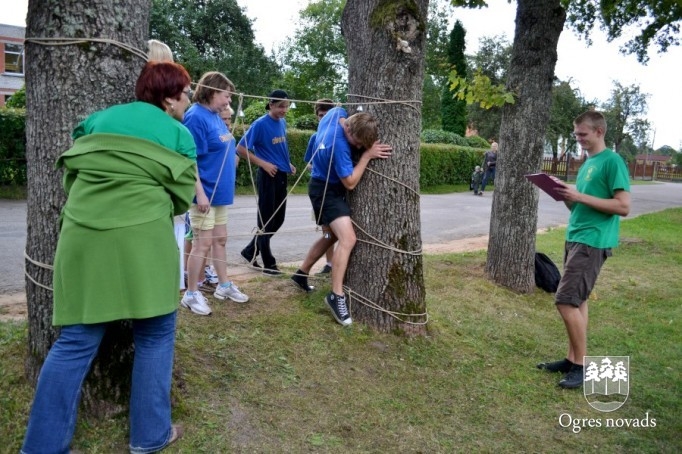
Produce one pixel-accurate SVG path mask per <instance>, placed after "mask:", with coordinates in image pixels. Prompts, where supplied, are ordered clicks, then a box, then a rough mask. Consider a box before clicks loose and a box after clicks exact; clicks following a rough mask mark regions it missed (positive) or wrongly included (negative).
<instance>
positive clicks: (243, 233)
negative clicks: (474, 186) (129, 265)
mask: <svg viewBox="0 0 682 454" xmlns="http://www.w3.org/2000/svg"><path fill="white" fill-rule="evenodd" d="M491 204H492V193H490V192H488V193H486V194H485V195H484V196H482V197H478V196H474V195H473V194H472V193H471V192H466V193H455V194H440V195H422V196H421V222H422V243H423V244H424V245H425V246H427V245H437V244H442V243H447V242H450V241H454V240H460V239H464V238H473V237H479V236H482V235H487V234H488V231H489V227H490V208H491ZM680 206H682V184H675V183H657V184H645V185H635V186H632V209H631V212H630V213H631V214H630V217H633V216H638V215H640V214H644V213H651V212H655V211H660V210H663V209H666V208H671V207H680ZM567 220H568V210H567V209H566V207H565V206H564V204H563V203H561V202H555V201H554V200H553V199H552V198H551V197H549V196H548V195H546V194H545V193H543V192H541V193H540V203H539V207H538V228H539V229H546V228H549V227H557V226H562V225H565V224H566V222H567ZM255 221H256V199H255V197H254V196H238V197H237V198H236V200H235V203H234V205H233V206H232V207H231V208H230V210H229V218H228V232H229V235H230V237H229V238H228V247H227V261H228V264H229V265H230V269H231V272H233V273H235V272H249V270H248V269H247V268H246V267H244V266H242V264H243V263H244V262H243V260H242V259H241V257H240V255H239V251H240V250H241V249H242V248H243V247H244V246H245V245H246V243H247V242H248V241H249V239H250V237H251V235H252V232H253V231H254V227H255ZM318 235H320V233H319V232H318V231H317V230H316V228H315V225H314V222H313V219H312V209H311V207H310V201H309V200H308V197H307V196H304V195H293V196H291V197H289V199H288V202H287V212H286V221H285V223H284V225H283V226H282V229H281V230H280V231H279V232H278V233H277V234H276V235H275V236H274V237H273V239H272V243H271V245H272V250H273V253H274V254H275V257H277V260H278V262H280V263H289V262H300V261H301V260H303V257H304V256H305V253H306V252H307V250H308V248H309V247H310V245H311V244H312V242H313V241H314V240H315V239H316V238H317V236H318ZM25 245H26V201H14V200H0V295H7V294H14V293H21V292H23V291H24V249H25Z"/></svg>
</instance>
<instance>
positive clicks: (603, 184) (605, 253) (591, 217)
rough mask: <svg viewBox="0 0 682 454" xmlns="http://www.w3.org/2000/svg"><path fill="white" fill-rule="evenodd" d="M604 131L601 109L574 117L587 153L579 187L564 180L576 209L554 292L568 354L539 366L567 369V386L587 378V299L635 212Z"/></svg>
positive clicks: (564, 384) (627, 181)
mask: <svg viewBox="0 0 682 454" xmlns="http://www.w3.org/2000/svg"><path fill="white" fill-rule="evenodd" d="M605 134H606V120H605V119H604V116H603V115H602V114H601V113H599V112H595V111H588V112H585V113H583V114H582V115H580V116H578V117H577V118H576V119H575V120H574V121H573V135H574V136H575V138H576V140H577V142H578V143H579V144H580V146H581V147H582V149H583V150H585V151H586V152H587V155H588V158H587V160H586V161H585V163H584V164H583V165H582V166H581V167H580V170H579V171H578V177H577V180H576V185H575V188H573V187H570V186H567V185H566V184H563V183H562V185H563V188H561V189H559V192H560V193H561V194H562V195H563V196H564V203H566V206H567V207H568V209H569V210H571V214H570V217H569V220H568V227H567V229H566V246H565V252H564V274H563V276H562V277H561V282H560V283H559V288H558V289H557V292H556V296H555V302H556V307H557V309H558V310H559V314H560V315H561V318H562V319H563V321H564V325H565V326H566V332H567V334H568V354H567V355H566V358H565V359H562V360H559V361H554V362H550V363H541V364H538V368H540V369H544V370H547V371H549V372H563V373H565V374H566V375H565V376H564V377H563V378H562V379H561V380H560V381H559V386H561V387H562V388H579V387H580V386H582V384H583V365H584V364H583V361H584V357H585V356H586V355H587V320H588V317H587V313H588V311H587V300H588V298H589V296H590V293H591V291H592V289H593V288H594V284H595V282H596V281H597V276H599V271H600V270H601V267H602V265H603V264H604V262H605V261H606V258H607V257H610V256H611V248H614V247H616V246H618V233H619V229H620V217H621V216H627V215H628V214H629V213H630V176H629V174H628V169H627V167H626V166H625V162H624V161H623V159H622V158H621V157H620V156H619V155H618V154H617V153H614V152H613V151H612V150H610V149H608V148H606V144H605V142H604V135H605ZM557 181H558V182H560V181H559V180H557Z"/></svg>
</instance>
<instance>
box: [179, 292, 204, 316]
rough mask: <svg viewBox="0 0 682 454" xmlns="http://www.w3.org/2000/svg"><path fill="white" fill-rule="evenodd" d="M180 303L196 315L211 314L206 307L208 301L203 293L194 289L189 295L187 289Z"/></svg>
mask: <svg viewBox="0 0 682 454" xmlns="http://www.w3.org/2000/svg"><path fill="white" fill-rule="evenodd" d="M180 305H182V307H186V308H187V309H189V310H190V311H192V312H194V313H195V314H198V315H211V308H210V307H208V301H206V298H204V295H203V294H202V293H201V292H199V291H196V292H194V293H193V294H191V295H190V292H189V290H188V291H186V292H185V294H184V295H183V296H182V300H181V301H180Z"/></svg>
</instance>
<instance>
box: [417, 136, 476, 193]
mask: <svg viewBox="0 0 682 454" xmlns="http://www.w3.org/2000/svg"><path fill="white" fill-rule="evenodd" d="M483 153H484V150H483V149H480V148H472V147H462V146H458V145H444V144H426V143H422V144H421V147H420V171H419V185H420V186H437V185H442V184H468V183H469V181H470V180H471V173H472V172H473V171H474V167H476V166H477V165H478V164H479V163H480V162H481V159H482V158H483Z"/></svg>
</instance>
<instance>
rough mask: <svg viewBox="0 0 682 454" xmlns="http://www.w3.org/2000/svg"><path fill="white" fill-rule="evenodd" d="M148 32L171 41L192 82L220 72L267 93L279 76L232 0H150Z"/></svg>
mask: <svg viewBox="0 0 682 454" xmlns="http://www.w3.org/2000/svg"><path fill="white" fill-rule="evenodd" d="M150 36H151V37H152V38H155V39H158V40H160V41H163V42H164V43H166V44H168V45H169V46H170V48H171V50H172V51H173V54H174V55H175V59H176V60H177V61H178V62H179V63H181V64H183V65H184V66H185V67H186V68H187V71H188V72H189V73H190V76H191V77H192V79H193V80H194V81H197V80H199V78H200V77H201V75H202V74H203V73H205V72H206V71H221V72H223V73H224V74H225V75H226V76H227V77H229V78H230V80H232V82H234V84H235V86H236V87H237V90H238V91H240V92H243V93H248V94H252V95H266V94H267V93H268V92H269V91H270V90H272V88H273V87H272V82H273V80H274V79H275V78H277V76H278V75H279V69H278V67H277V64H276V63H275V61H274V59H273V58H269V57H267V56H266V55H265V51H264V50H263V47H262V46H260V45H259V44H256V40H255V37H254V34H253V29H252V21H251V20H250V19H249V18H248V17H246V16H245V14H244V11H243V10H242V8H240V7H239V6H238V5H237V1H236V0H153V6H152V14H151V19H150Z"/></svg>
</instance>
